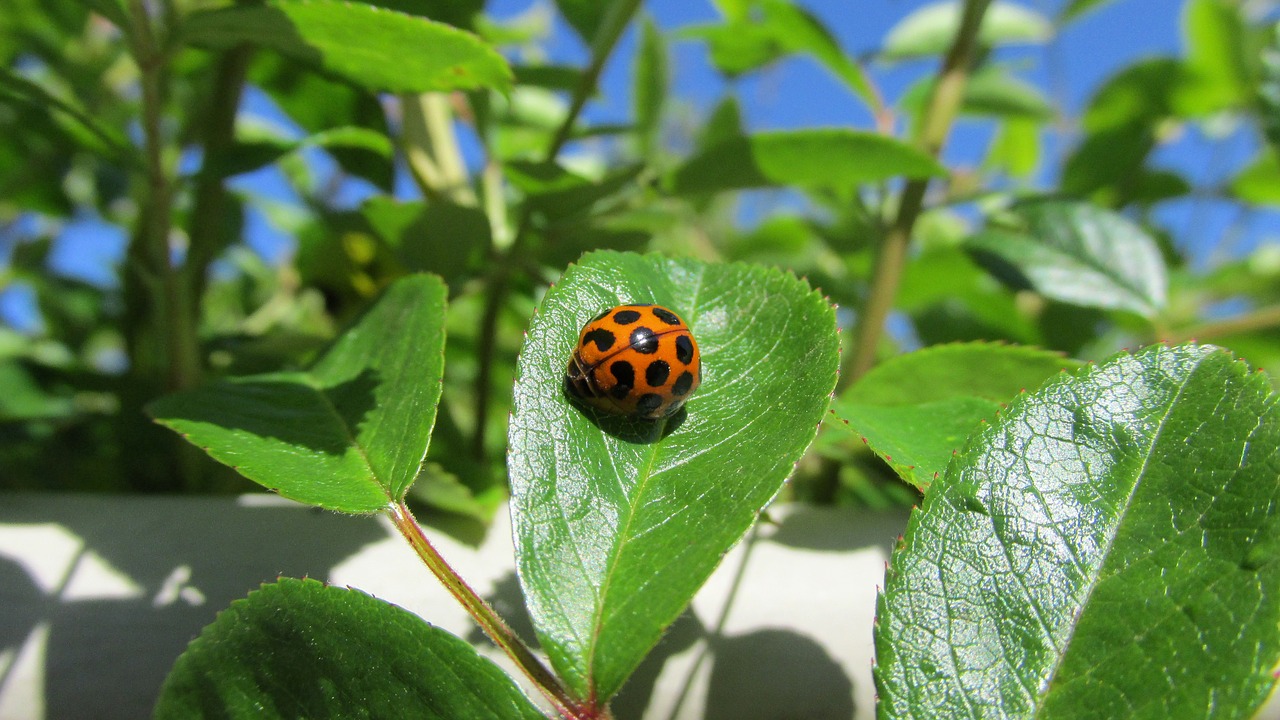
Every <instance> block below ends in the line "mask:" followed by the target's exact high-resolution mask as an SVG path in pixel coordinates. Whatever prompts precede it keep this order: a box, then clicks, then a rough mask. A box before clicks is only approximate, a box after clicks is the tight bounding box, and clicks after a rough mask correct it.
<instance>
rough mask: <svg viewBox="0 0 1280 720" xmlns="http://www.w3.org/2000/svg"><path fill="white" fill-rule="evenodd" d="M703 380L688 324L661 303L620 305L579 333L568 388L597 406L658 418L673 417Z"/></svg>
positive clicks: (581, 398)
mask: <svg viewBox="0 0 1280 720" xmlns="http://www.w3.org/2000/svg"><path fill="white" fill-rule="evenodd" d="M700 382H702V357H701V356H700V355H699V353H698V343H697V342H696V341H695V340H694V339H693V334H692V333H691V332H689V326H688V325H686V324H685V322H684V321H683V320H681V319H680V316H679V315H676V314H675V313H673V312H671V311H670V310H668V309H667V308H664V307H662V306H661V305H652V304H650V305H642V304H635V305H619V306H617V307H613V308H609V309H608V310H605V311H604V312H602V313H600V314H599V315H596V316H595V317H594V318H592V319H591V320H590V321H589V322H588V323H587V324H586V325H584V326H583V328H582V332H581V333H579V334H578V345H577V347H575V348H574V350H573V357H571V358H569V369H568V371H567V373H566V374H565V387H566V388H567V389H568V391H569V393H570V394H571V395H573V396H574V397H576V398H578V399H579V400H581V401H582V402H583V403H585V404H587V405H590V406H591V407H594V408H596V409H598V410H602V411H604V412H607V413H610V414H614V415H628V416H632V417H640V418H645V419H647V420H658V419H660V418H664V417H670V416H671V415H674V414H675V413H676V412H677V411H679V410H680V408H681V407H683V406H684V401H685V400H686V399H687V398H688V397H689V396H690V395H691V394H693V391H694V390H697V389H698V384H699V383H700Z"/></svg>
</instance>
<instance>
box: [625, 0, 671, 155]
mask: <svg viewBox="0 0 1280 720" xmlns="http://www.w3.org/2000/svg"><path fill="white" fill-rule="evenodd" d="M633 73H634V78H633V80H632V83H631V87H632V88H633V96H632V98H631V105H632V108H633V112H634V113H635V118H636V137H637V138H638V139H639V148H640V156H641V157H646V158H651V157H652V156H653V154H654V151H655V149H656V148H657V146H658V140H659V131H660V130H661V119H662V107H663V105H664V104H665V103H666V99H667V84H668V82H669V77H668V76H669V72H668V69H667V46H666V43H665V42H664V41H663V39H662V32H661V31H660V30H658V26H657V25H655V24H654V23H653V19H652V18H648V17H646V18H645V19H644V22H643V23H641V25H640V42H639V45H638V47H637V48H636V60H635V66H634V70H633Z"/></svg>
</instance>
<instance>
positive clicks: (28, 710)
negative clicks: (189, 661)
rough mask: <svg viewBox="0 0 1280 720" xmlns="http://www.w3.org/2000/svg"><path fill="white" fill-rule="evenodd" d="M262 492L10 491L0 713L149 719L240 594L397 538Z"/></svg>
mask: <svg viewBox="0 0 1280 720" xmlns="http://www.w3.org/2000/svg"><path fill="white" fill-rule="evenodd" d="M256 497H261V498H262V505H261V506H255V507H251V508H246V507H244V505H243V504H241V502H240V501H238V500H237V499H235V498H226V499H210V498H155V497H132V498H120V497H107V496H88V495H35V494H32V495H10V496H7V497H5V499H4V501H3V503H2V504H0V608H4V611H3V612H0V715H3V716H5V717H21V718H28V717H34V718H39V717H48V718H59V719H60V720H61V719H64V718H65V719H67V720H76V719H78V718H95V719H99V720H111V719H113V718H129V719H131V720H132V719H133V718H139V717H148V716H150V714H151V710H152V706H153V704H154V703H155V699H156V696H157V694H158V691H159V689H160V685H161V683H162V682H163V680H164V677H165V675H167V674H168V671H169V668H170V667H171V666H172V664H173V662H174V660H175V659H177V657H178V655H179V654H181V652H182V651H183V650H184V649H185V648H186V646H187V643H188V642H190V641H191V639H193V638H194V637H195V636H196V635H197V634H199V632H200V630H201V629H202V628H203V627H204V626H205V625H207V624H209V623H210V622H212V621H213V619H214V616H215V615H216V614H217V613H218V612H219V611H221V610H222V609H223V608H225V607H226V606H227V605H229V604H230V603H231V602H232V601H234V600H237V599H239V598H242V597H244V596H245V595H246V594H248V593H249V592H250V591H251V590H254V589H255V588H257V587H258V586H259V585H260V584H262V583H264V582H271V581H273V580H275V579H276V577H278V576H280V575H288V576H291V577H303V576H308V575H309V576H311V577H318V578H326V577H328V576H329V574H330V569H331V568H332V567H334V566H335V565H337V564H338V563H340V562H342V561H343V560H344V559H346V558H348V557H350V556H351V555H353V554H354V553H356V552H357V551H358V550H359V549H360V548H362V547H363V546H365V545H367V544H369V543H373V542H376V541H379V540H382V539H384V538H385V537H386V536H387V532H386V530H385V529H384V528H383V527H382V526H381V525H380V524H378V523H377V522H375V521H373V520H372V519H369V518H351V517H345V516H341V515H336V514H333V513H326V512H323V511H319V510H313V509H308V508H304V507H301V506H298V505H293V504H291V503H287V502H286V501H281V500H279V499H277V498H274V497H273V496H256ZM256 497H255V499H256ZM231 518H234V521H231ZM174 528H181V532H175V531H174ZM41 684H43V689H42V688H41ZM41 704H43V712H41V709H40V706H41Z"/></svg>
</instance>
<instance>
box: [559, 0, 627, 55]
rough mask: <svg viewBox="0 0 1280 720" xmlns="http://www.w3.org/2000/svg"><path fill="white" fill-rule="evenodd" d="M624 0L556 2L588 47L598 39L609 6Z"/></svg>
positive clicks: (566, 0)
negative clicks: (597, 35)
mask: <svg viewBox="0 0 1280 720" xmlns="http://www.w3.org/2000/svg"><path fill="white" fill-rule="evenodd" d="M620 1H622V0H555V3H556V8H557V9H559V10H560V14H561V15H563V16H564V19H565V20H566V21H567V22H568V23H569V27H571V28H573V30H574V32H576V33H578V37H580V38H581V39H582V42H584V43H586V44H587V46H588V47H590V46H591V44H592V43H593V42H594V41H595V39H596V34H597V33H598V32H599V31H600V26H601V24H603V23H604V19H605V15H607V14H608V12H609V5H610V4H611V3H617V2H620Z"/></svg>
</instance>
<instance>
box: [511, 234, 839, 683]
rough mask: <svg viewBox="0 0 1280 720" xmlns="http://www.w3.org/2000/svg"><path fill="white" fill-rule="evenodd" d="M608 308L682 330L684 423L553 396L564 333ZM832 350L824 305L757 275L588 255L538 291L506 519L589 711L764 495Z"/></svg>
mask: <svg viewBox="0 0 1280 720" xmlns="http://www.w3.org/2000/svg"><path fill="white" fill-rule="evenodd" d="M624 301H626V302H657V303H660V304H663V305H666V306H668V307H670V308H671V309H673V310H675V311H676V312H677V313H678V314H680V316H681V317H683V318H684V319H685V321H686V322H688V323H689V326H690V328H691V329H692V331H693V334H694V336H695V337H696V338H697V341H698V344H699V346H700V348H701V352H702V362H703V373H704V376H703V382H702V386H701V388H700V389H699V390H698V391H697V393H696V394H695V395H694V396H693V397H692V399H690V400H689V402H688V404H687V405H686V411H687V414H686V415H684V416H680V415H677V416H676V417H675V418H673V419H671V420H668V421H666V422H665V424H664V423H645V422H642V421H628V420H625V419H616V418H608V417H598V416H596V415H594V414H591V413H588V412H584V411H583V410H582V409H579V408H578V407H577V406H575V405H573V404H571V403H570V402H569V401H568V400H567V399H566V398H565V395H564V390H563V385H564V372H565V367H566V365H567V364H568V362H569V356H570V353H571V352H572V350H573V347H574V345H575V344H576V341H577V338H578V330H579V328H581V327H582V325H583V324H584V323H585V322H586V321H587V320H589V319H590V318H591V317H592V316H594V315H595V314H596V313H597V312H599V311H600V310H601V309H604V308H608V307H611V306H613V305H617V304H619V303H620V302H624ZM837 355H838V353H837V339H836V333H835V315H834V312H833V310H832V308H831V306H830V305H829V304H828V303H827V302H826V301H824V300H823V298H822V297H821V296H820V295H818V294H817V293H815V292H813V291H812V290H810V289H809V288H808V286H806V285H805V284H804V283H803V282H801V281H799V280H797V279H796V278H795V277H794V276H791V275H788V274H785V273H782V272H779V271H776V270H767V269H765V268H762V267H756V266H749V265H737V264H733V265H707V264H703V263H700V262H696V261H692V260H671V259H665V258H662V257H659V256H654V255H647V256H639V255H631V254H623V253H613V252H599V253H591V254H588V255H586V256H584V257H583V258H582V260H581V262H580V263H579V264H577V265H575V266H571V267H570V268H569V270H568V271H567V272H566V273H565V275H564V277H563V278H561V280H560V281H559V282H557V283H556V285H555V287H553V288H552V289H551V290H550V291H549V292H548V293H547V296H546V298H545V299H544V300H543V303H542V305H541V307H540V308H539V310H538V314H537V315H536V316H535V317H534V319H533V322H532V324H531V326H530V328H529V334H528V339H527V341H526V343H525V347H524V349H523V350H522V351H521V354H520V361H519V379H518V380H517V382H516V388H515V410H514V413H513V415H512V418H511V430H510V451H509V453H510V455H509V467H510V472H511V491H512V516H513V523H514V528H515V529H514V532H515V541H516V561H517V567H518V569H519V574H520V583H521V585H522V587H523V588H524V592H525V597H526V598H527V600H528V604H529V611H530V614H531V616H532V618H533V622H534V626H535V627H536V628H537V631H538V637H539V639H540V640H541V642H542V647H543V649H544V650H545V651H546V652H547V654H548V655H549V656H550V659H551V662H552V664H553V665H554V667H555V668H556V670H557V671H558V673H559V674H560V676H561V677H562V678H564V681H565V683H566V684H567V686H568V687H569V688H570V689H571V691H572V692H574V693H575V694H577V695H578V696H579V697H581V698H583V699H587V700H589V701H593V702H596V703H601V704H602V703H604V702H606V701H607V700H608V698H609V697H610V696H611V695H613V694H614V693H615V692H616V691H617V690H618V688H619V687H620V686H621V685H622V682H623V681H624V680H625V679H626V678H627V676H628V675H630V674H631V672H632V671H633V670H634V669H635V667H636V665H637V664H639V662H640V660H641V659H642V658H643V657H644V655H645V654H646V653H647V652H648V650H649V649H650V648H652V647H653V645H654V644H655V643H656V642H657V641H658V638H659V637H660V636H661V634H662V630H663V628H664V627H666V626H667V625H668V624H669V623H671V622H672V621H673V620H675V618H676V617H677V616H678V615H679V614H680V612H681V610H683V609H684V607H685V606H686V605H687V604H688V602H689V600H690V598H692V597H693V594H694V592H696V591H697V589H698V587H699V586H700V585H701V584H702V583H703V581H705V580H706V578H707V577H708V576H709V575H710V573H711V571H712V570H713V569H714V568H715V566H716V564H717V563H719V561H720V558H721V557H723V555H724V553H725V552H726V551H727V550H728V549H729V547H730V546H732V545H733V544H734V543H735V542H737V540H738V539H739V538H740V537H742V534H743V533H744V532H746V530H747V528H748V527H750V525H751V523H752V522H753V521H754V519H755V517H756V515H757V513H759V512H760V510H761V509H762V508H763V507H764V506H765V505H766V504H767V503H768V502H769V500H770V499H771V498H772V497H773V496H774V494H775V493H777V492H778V489H779V488H780V487H781V485H782V482H783V480H785V479H786V477H787V475H789V474H790V473H791V471H792V468H793V465H794V463H795V462H796V460H797V459H799V457H800V455H801V453H803V452H804V449H805V448H806V447H807V446H808V445H809V443H810V441H812V439H813V437H814V433H815V431H816V428H817V424H818V421H819V420H820V419H821V418H822V413H823V412H824V411H825V410H826V407H827V402H828V396H829V394H830V392H831V390H832V388H833V387H834V385H835V379H836V366H837Z"/></svg>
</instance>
